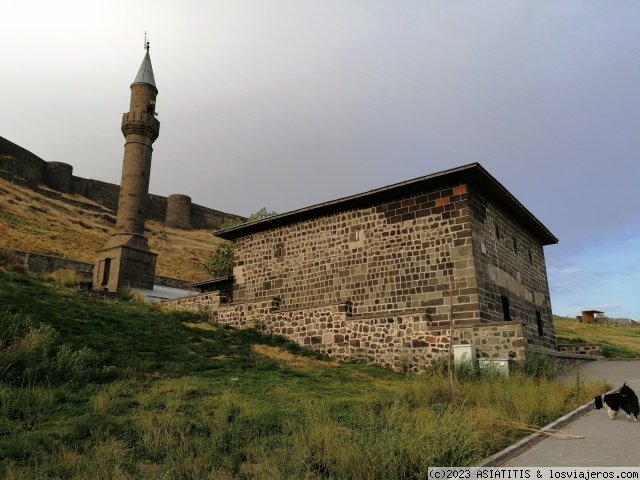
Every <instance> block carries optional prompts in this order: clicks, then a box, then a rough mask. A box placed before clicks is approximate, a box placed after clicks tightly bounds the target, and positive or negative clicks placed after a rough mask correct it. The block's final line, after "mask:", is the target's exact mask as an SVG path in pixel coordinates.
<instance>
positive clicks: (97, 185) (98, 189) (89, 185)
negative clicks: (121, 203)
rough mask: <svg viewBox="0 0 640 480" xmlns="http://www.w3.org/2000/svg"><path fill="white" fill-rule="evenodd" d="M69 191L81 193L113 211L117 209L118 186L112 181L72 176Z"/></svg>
mask: <svg viewBox="0 0 640 480" xmlns="http://www.w3.org/2000/svg"><path fill="white" fill-rule="evenodd" d="M71 193H76V194H78V195H82V196H83V197H86V198H88V199H90V200H93V201H94V202H96V203H99V204H100V205H102V206H104V207H107V208H108V209H110V210H113V211H114V212H115V211H116V210H118V196H119V195H120V187H119V186H118V185H114V184H113V183H107V182H101V181H100V180H92V179H87V178H81V177H75V176H74V177H73V181H72V187H71Z"/></svg>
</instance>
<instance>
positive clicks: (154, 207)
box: [147, 194, 167, 222]
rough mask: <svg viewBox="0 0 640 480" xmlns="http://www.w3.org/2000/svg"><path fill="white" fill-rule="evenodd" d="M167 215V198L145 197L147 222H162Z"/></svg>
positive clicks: (158, 196) (150, 195) (157, 196)
mask: <svg viewBox="0 0 640 480" xmlns="http://www.w3.org/2000/svg"><path fill="white" fill-rule="evenodd" d="M166 213H167V197H161V196H160V195H152V194H149V196H148V197H147V220H158V221H159V222H164V217H165V215H166Z"/></svg>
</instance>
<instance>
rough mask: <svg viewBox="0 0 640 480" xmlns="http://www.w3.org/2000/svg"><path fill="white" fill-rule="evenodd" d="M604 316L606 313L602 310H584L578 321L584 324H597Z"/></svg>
mask: <svg viewBox="0 0 640 480" xmlns="http://www.w3.org/2000/svg"><path fill="white" fill-rule="evenodd" d="M603 316H604V312H601V311H600V310H583V311H582V315H580V316H578V320H579V321H580V322H582V323H595V322H597V321H598V318H600V317H603Z"/></svg>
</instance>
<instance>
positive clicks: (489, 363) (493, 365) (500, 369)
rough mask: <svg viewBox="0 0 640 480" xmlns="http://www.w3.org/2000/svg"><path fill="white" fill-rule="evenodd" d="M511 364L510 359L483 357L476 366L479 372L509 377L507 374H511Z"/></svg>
mask: <svg viewBox="0 0 640 480" xmlns="http://www.w3.org/2000/svg"><path fill="white" fill-rule="evenodd" d="M511 363H512V360H511V359H510V358H497V357H491V358H486V357H485V358H480V359H478V365H479V366H480V370H481V371H486V372H491V373H497V374H500V375H506V376H509V373H510V372H511Z"/></svg>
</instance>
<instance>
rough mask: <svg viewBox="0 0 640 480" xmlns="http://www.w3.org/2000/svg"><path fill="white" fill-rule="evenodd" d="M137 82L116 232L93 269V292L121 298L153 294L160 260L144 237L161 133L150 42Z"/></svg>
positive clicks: (126, 129)
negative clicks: (128, 292)
mask: <svg viewBox="0 0 640 480" xmlns="http://www.w3.org/2000/svg"><path fill="white" fill-rule="evenodd" d="M145 50H146V53H145V56H144V59H143V60H142V65H141V66H140V70H139V71H138V75H137V76H136V79H135V80H134V81H133V84H131V104H130V107H129V112H127V113H125V114H123V116H122V128H121V129H122V134H123V135H124V138H125V143H124V159H123V161H122V180H121V183H120V197H119V199H118V214H117V217H116V228H115V231H114V232H113V233H112V234H111V236H110V237H109V240H107V243H106V245H105V246H104V247H103V248H102V250H99V251H98V253H97V256H96V263H95V266H94V269H93V289H94V290H102V291H108V292H116V291H118V289H119V288H122V287H133V288H143V289H152V288H153V280H154V277H155V271H156V254H155V253H152V252H151V250H150V249H149V245H148V244H147V239H146V238H145V237H144V222H145V217H146V207H147V205H146V204H147V197H148V194H149V176H150V173H151V154H152V152H153V148H152V147H151V145H152V144H153V142H154V141H155V140H156V138H158V135H159V133H160V122H159V121H158V120H156V118H155V115H156V113H155V107H156V95H157V94H158V89H157V88H156V84H155V79H154V77H153V69H152V68H151V58H150V57H149V42H145Z"/></svg>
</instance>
